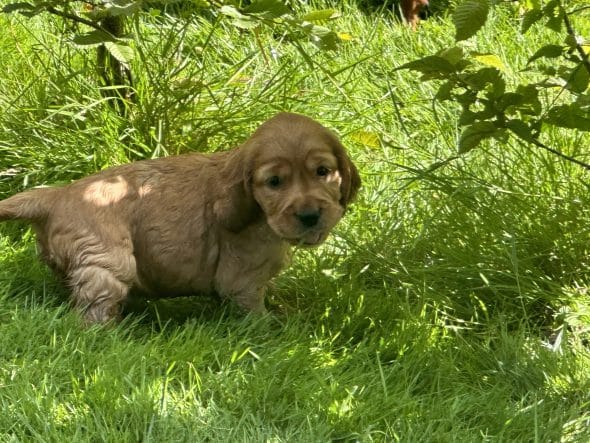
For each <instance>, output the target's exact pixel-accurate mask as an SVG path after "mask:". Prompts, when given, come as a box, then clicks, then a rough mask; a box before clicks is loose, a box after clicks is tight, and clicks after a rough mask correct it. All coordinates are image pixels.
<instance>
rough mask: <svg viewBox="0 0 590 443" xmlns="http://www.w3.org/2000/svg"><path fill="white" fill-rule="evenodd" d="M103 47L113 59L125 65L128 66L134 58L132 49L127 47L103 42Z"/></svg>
mask: <svg viewBox="0 0 590 443" xmlns="http://www.w3.org/2000/svg"><path fill="white" fill-rule="evenodd" d="M104 46H105V48H107V51H109V53H110V54H111V55H112V56H113V57H115V58H116V59H117V60H118V61H119V62H121V63H123V64H125V65H128V64H129V62H131V60H133V57H134V56H135V53H134V52H133V49H132V48H131V47H130V46H128V45H124V44H121V43H114V42H105V44H104Z"/></svg>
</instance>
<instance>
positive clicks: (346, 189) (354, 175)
mask: <svg viewBox="0 0 590 443" xmlns="http://www.w3.org/2000/svg"><path fill="white" fill-rule="evenodd" d="M330 135H331V138H332V146H333V149H334V155H335V156H336V159H337V160H338V171H339V172H340V175H341V176H342V183H341V184H340V194H341V197H340V204H341V205H342V207H343V208H344V209H346V207H347V206H348V204H349V203H351V202H352V201H353V200H354V199H355V197H356V195H357V193H358V190H359V188H360V187H361V177H360V175H359V172H358V169H357V168H356V166H355V165H354V163H353V162H352V160H351V159H350V157H349V156H348V154H347V153H346V149H345V148H344V146H343V145H342V143H340V140H338V138H337V137H336V136H335V135H333V134H330Z"/></svg>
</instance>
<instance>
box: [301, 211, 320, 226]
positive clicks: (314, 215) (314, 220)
mask: <svg viewBox="0 0 590 443" xmlns="http://www.w3.org/2000/svg"><path fill="white" fill-rule="evenodd" d="M295 216H296V217H297V219H298V220H299V221H300V222H301V224H302V225H303V226H305V227H306V228H313V227H314V226H315V225H317V224H318V221H319V220H320V211H317V210H315V209H310V210H306V211H301V212H298V213H297V214H295Z"/></svg>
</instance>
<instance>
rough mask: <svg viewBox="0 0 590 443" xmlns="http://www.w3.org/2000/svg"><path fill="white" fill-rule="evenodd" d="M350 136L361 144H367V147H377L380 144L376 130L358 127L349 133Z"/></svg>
mask: <svg viewBox="0 0 590 443" xmlns="http://www.w3.org/2000/svg"><path fill="white" fill-rule="evenodd" d="M350 138H351V139H352V140H354V141H356V142H358V143H360V144H362V145H365V146H368V147H369V148H378V147H380V146H381V140H380V139H379V134H377V133H376V132H372V131H365V130H363V129H359V130H358V131H354V132H353V133H352V134H350Z"/></svg>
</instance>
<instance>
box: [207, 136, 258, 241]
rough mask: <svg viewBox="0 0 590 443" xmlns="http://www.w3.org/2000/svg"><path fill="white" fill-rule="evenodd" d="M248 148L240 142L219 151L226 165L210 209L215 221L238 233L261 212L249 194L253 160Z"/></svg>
mask: <svg viewBox="0 0 590 443" xmlns="http://www.w3.org/2000/svg"><path fill="white" fill-rule="evenodd" d="M248 151H249V149H247V145H242V146H240V147H239V148H237V149H235V150H233V151H230V152H227V153H226V154H222V155H223V156H224V158H223V159H224V160H225V164H223V165H221V174H220V177H218V178H217V180H219V181H220V182H221V183H220V185H221V192H220V195H218V197H217V200H216V201H215V203H214V206H213V212H214V213H215V217H216V219H217V221H218V222H219V223H220V224H221V225H223V226H224V227H225V228H226V229H228V230H229V231H232V232H240V231H241V230H243V229H244V228H246V227H247V226H248V225H250V224H251V223H253V222H254V221H255V220H257V219H258V218H259V217H260V216H261V215H262V210H261V209H260V207H259V206H258V203H256V200H254V196H253V195H252V161H251V159H250V157H251V156H250V155H249V152H248ZM205 192H209V191H207V190H205Z"/></svg>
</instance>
